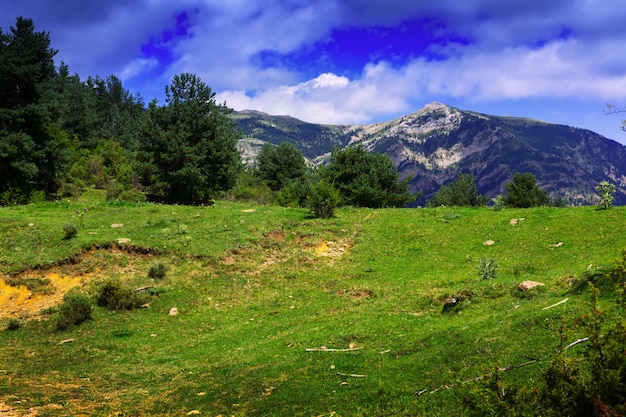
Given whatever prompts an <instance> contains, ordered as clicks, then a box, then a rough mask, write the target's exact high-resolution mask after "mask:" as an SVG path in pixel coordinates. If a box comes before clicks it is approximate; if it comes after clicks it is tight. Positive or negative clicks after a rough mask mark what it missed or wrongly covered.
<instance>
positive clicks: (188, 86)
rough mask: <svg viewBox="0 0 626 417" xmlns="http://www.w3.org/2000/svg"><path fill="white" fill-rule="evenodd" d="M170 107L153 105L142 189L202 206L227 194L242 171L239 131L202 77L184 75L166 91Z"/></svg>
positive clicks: (146, 133)
mask: <svg viewBox="0 0 626 417" xmlns="http://www.w3.org/2000/svg"><path fill="white" fill-rule="evenodd" d="M165 94H166V104H165V105H164V106H157V104H156V101H153V102H152V103H150V106H149V108H148V119H147V121H146V123H145V124H144V132H143V135H142V136H143V137H142V140H143V144H142V152H141V153H140V155H139V158H140V160H141V162H142V164H141V167H140V171H141V174H142V181H143V183H144V185H146V186H147V187H149V189H150V190H151V191H152V193H153V194H155V195H156V196H157V197H158V198H161V199H163V200H165V201H166V202H169V203H181V204H202V203H206V202H208V201H209V200H210V199H211V198H212V197H213V196H214V195H215V193H216V192H218V191H223V190H228V189H229V188H231V187H232V186H233V185H234V184H235V181H236V179H237V174H238V173H239V171H240V170H241V167H242V165H241V160H240V155H239V151H238V150H237V148H236V144H237V140H238V139H239V132H237V131H236V130H235V125H234V122H233V121H232V120H231V119H229V118H228V114H229V113H230V112H231V109H229V108H228V107H226V105H225V104H220V105H218V104H216V102H215V93H214V92H213V91H211V88H210V87H208V86H207V85H206V84H205V83H204V82H203V81H202V80H201V79H200V78H199V77H197V76H196V75H194V74H188V73H183V74H180V75H176V76H174V78H173V80H172V83H171V84H170V85H169V86H167V87H166V88H165Z"/></svg>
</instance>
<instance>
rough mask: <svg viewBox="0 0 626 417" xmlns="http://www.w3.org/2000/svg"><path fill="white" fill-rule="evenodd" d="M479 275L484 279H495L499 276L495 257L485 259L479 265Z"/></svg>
mask: <svg viewBox="0 0 626 417" xmlns="http://www.w3.org/2000/svg"><path fill="white" fill-rule="evenodd" d="M477 269H478V275H480V277H481V278H482V279H494V278H496V276H497V275H498V260H497V259H496V258H493V257H488V256H486V257H484V258H482V259H481V260H480V265H478V268H477Z"/></svg>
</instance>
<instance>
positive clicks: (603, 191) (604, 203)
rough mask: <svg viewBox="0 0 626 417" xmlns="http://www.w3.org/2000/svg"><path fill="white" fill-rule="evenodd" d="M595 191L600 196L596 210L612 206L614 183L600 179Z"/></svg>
mask: <svg viewBox="0 0 626 417" xmlns="http://www.w3.org/2000/svg"><path fill="white" fill-rule="evenodd" d="M596 191H598V194H599V196H600V201H599V202H598V210H608V209H610V208H611V207H613V200H614V199H615V184H611V183H610V182H608V181H602V182H600V184H598V185H597V186H596Z"/></svg>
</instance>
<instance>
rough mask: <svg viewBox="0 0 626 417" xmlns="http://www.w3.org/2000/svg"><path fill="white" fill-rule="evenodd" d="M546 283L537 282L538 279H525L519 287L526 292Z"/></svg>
mask: <svg viewBox="0 0 626 417" xmlns="http://www.w3.org/2000/svg"><path fill="white" fill-rule="evenodd" d="M544 285H546V284H544V283H543V282H537V281H524V282H522V283H521V284H520V285H518V286H517V289H518V290H520V291H522V292H526V291H528V290H530V289H532V288H535V287H543V286H544Z"/></svg>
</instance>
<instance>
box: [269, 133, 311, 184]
mask: <svg viewBox="0 0 626 417" xmlns="http://www.w3.org/2000/svg"><path fill="white" fill-rule="evenodd" d="M257 169H258V172H259V176H260V177H261V178H262V179H263V180H264V181H265V182H267V185H269V187H270V188H271V189H272V190H273V191H278V190H280V189H282V188H283V187H284V186H285V185H287V184H288V183H290V182H291V181H294V180H300V179H302V178H303V177H304V175H305V173H306V164H305V162H304V157H303V156H302V153H301V152H300V151H299V150H298V149H297V148H296V147H295V146H293V145H292V144H291V143H289V142H283V143H281V144H280V145H278V147H276V146H274V145H273V144H271V143H268V144H266V145H265V146H263V147H262V148H261V151H260V152H259V155H258V158H257Z"/></svg>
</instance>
